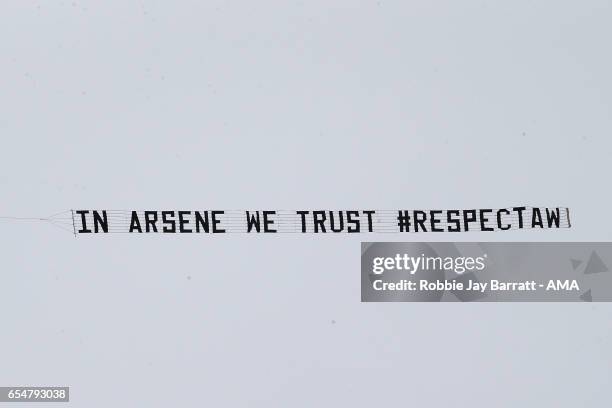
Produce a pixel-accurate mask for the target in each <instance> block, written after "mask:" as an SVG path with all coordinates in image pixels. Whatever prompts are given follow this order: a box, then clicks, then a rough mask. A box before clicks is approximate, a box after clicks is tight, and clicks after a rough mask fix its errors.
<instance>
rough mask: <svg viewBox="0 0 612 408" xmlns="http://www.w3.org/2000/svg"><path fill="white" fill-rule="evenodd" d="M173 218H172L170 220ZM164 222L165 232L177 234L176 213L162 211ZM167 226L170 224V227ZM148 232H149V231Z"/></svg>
mask: <svg viewBox="0 0 612 408" xmlns="http://www.w3.org/2000/svg"><path fill="white" fill-rule="evenodd" d="M168 217H172V218H170V219H169V218H168ZM162 222H163V223H164V228H163V230H162V231H163V232H165V233H170V234H173V233H175V232H176V221H174V211H162ZM166 224H170V226H169V227H167V226H166ZM147 232H148V231H147Z"/></svg>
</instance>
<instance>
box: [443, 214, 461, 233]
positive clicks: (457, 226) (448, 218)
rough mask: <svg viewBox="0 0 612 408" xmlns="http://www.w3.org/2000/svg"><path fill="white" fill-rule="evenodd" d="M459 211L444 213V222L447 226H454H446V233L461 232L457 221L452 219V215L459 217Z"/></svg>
mask: <svg viewBox="0 0 612 408" xmlns="http://www.w3.org/2000/svg"><path fill="white" fill-rule="evenodd" d="M459 214H460V212H459V210H448V211H447V212H446V221H447V224H455V227H454V228H451V227H450V226H447V229H448V232H460V231H461V223H460V221H459V220H458V219H455V218H453V217H452V215H455V216H457V217H459Z"/></svg>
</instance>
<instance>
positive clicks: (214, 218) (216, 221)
mask: <svg viewBox="0 0 612 408" xmlns="http://www.w3.org/2000/svg"><path fill="white" fill-rule="evenodd" d="M223 214H225V211H213V212H212V213H211V218H212V225H213V228H212V232H213V234H223V233H225V230H224V229H223V228H219V227H218V225H219V224H220V223H221V220H219V219H217V215H223Z"/></svg>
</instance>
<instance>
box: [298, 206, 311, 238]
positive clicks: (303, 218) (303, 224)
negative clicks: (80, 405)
mask: <svg viewBox="0 0 612 408" xmlns="http://www.w3.org/2000/svg"><path fill="white" fill-rule="evenodd" d="M296 213H298V214H299V215H300V217H301V218H302V233H305V232H306V214H308V213H309V211H296Z"/></svg>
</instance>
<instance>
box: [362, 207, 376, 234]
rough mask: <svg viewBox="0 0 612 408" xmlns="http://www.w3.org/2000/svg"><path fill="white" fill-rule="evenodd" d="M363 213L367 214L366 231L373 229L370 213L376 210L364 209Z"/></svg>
mask: <svg viewBox="0 0 612 408" xmlns="http://www.w3.org/2000/svg"><path fill="white" fill-rule="evenodd" d="M363 213H364V214H365V215H367V216H368V232H372V231H374V229H373V225H372V224H373V223H372V214H374V213H376V211H374V210H365V211H363Z"/></svg>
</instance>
